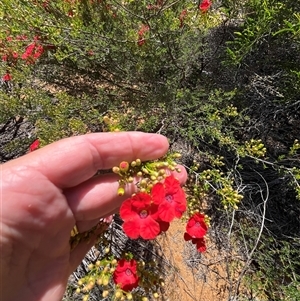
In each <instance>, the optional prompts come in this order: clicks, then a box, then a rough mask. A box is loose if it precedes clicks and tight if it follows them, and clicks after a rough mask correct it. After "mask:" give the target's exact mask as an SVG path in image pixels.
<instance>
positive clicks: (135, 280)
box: [113, 259, 139, 292]
mask: <svg viewBox="0 0 300 301" xmlns="http://www.w3.org/2000/svg"><path fill="white" fill-rule="evenodd" d="M113 280H114V282H115V284H117V285H119V286H120V288H121V289H122V290H124V291H126V292H128V291H131V290H132V289H134V288H136V287H137V286H138V284H139V277H138V276H137V263H136V261H135V260H134V259H131V260H129V261H128V260H125V259H121V260H119V261H118V265H117V267H116V269H115V271H114V274H113Z"/></svg>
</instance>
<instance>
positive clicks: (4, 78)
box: [2, 72, 12, 82]
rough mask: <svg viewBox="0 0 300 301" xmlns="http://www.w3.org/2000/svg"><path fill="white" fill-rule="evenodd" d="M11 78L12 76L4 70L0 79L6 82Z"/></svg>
mask: <svg viewBox="0 0 300 301" xmlns="http://www.w3.org/2000/svg"><path fill="white" fill-rule="evenodd" d="M11 79H12V76H11V75H10V74H9V73H8V72H6V74H4V75H3V76H2V80H4V81H6V82H8V81H11Z"/></svg>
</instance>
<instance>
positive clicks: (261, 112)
mask: <svg viewBox="0 0 300 301" xmlns="http://www.w3.org/2000/svg"><path fill="white" fill-rule="evenodd" d="M184 10H185V11H186V14H184V16H183V14H182V12H183V11H184ZM0 25H1V28H2V31H1V32H0V51H1V53H0V54H1V57H2V61H1V63H0V74H1V75H5V74H7V73H8V74H10V75H11V76H12V80H11V81H4V80H2V83H1V91H0V124H1V129H0V139H1V144H0V157H1V162H6V161H8V160H11V159H13V158H15V157H18V156H20V155H23V154H24V153H26V152H27V150H28V146H29V145H30V143H31V142H32V141H33V140H34V139H35V138H37V137H38V138H39V139H40V141H41V143H42V145H46V144H48V143H51V142H53V141H56V140H58V139H60V138H63V137H68V136H72V135H79V134H84V133H88V132H96V131H97V132H99V131H108V130H116V129H118V130H141V131H148V132H158V133H161V134H164V135H166V136H167V137H168V138H169V139H170V142H171V147H172V148H173V149H175V150H179V151H181V152H182V153H183V158H182V163H183V164H184V165H185V166H186V168H187V169H188V170H189V172H190V180H189V183H188V184H187V187H186V190H187V192H188V194H189V203H190V212H192V211H194V210H197V209H198V210H201V211H205V212H206V213H207V214H208V215H209V216H210V217H211V230H210V238H211V239H212V240H213V241H214V242H215V243H216V244H217V245H218V246H219V248H220V249H224V250H226V252H228V254H238V255H239V256H238V259H234V260H233V259H230V258H231V257H230V256H228V257H227V259H226V260H227V262H226V264H228V266H229V267H230V268H229V269H228V273H227V275H226V277H227V291H228V300H232V298H239V299H236V300H298V299H299V298H300V295H299V281H300V279H299V278H300V276H299V275H300V259H299V258H300V256H299V255H300V254H299V252H300V251H299V250H300V248H299V247H300V203H299V201H300V184H299V181H300V157H299V149H300V145H299V141H300V134H299V133H300V97H299V92H300V85H299V82H300V70H299V66H300V54H299V53H300V51H299V50H300V49H299V46H300V4H299V3H298V2H297V1H290V0H284V1H277V0H264V1H261V0H244V1H235V0H228V1H227V0H223V1H215V2H214V3H213V5H212V7H211V8H210V10H209V11H208V13H206V14H203V13H201V12H200V10H199V9H198V3H197V2H194V1H188V0H181V1H171V0H165V1H134V0H128V1H119V0H115V1H114V0H106V1H105V0H103V1H87V0H82V1H76V0H73V1H53V2H51V1H21V0H17V1H13V2H12V1H9V0H2V5H1V8H0ZM143 26H144V28H145V26H147V27H148V28H149V29H148V30H145V29H144V30H142V28H143ZM141 30H142V31H143V32H141ZM20 36H25V37H26V38H24V39H20V38H19V37H20ZM8 37H11V38H9V39H8ZM36 37H38V39H37V38H36ZM142 39H145V40H144V41H143V42H142V43H141V42H140V43H139V41H141V40H142ZM33 41H35V42H36V43H37V44H38V45H42V47H43V53H42V54H41V56H39V57H38V58H37V59H35V58H32V61H29V60H25V59H22V58H21V56H22V53H24V52H25V50H26V47H27V46H28V45H29V44H30V43H33ZM140 44H142V45H140ZM14 52H15V53H18V58H15V56H14ZM4 55H8V58H7V59H6V60H3V56H4ZM104 116H109V118H110V123H109V124H107V122H106V123H105V122H104V119H103V117H104ZM236 267H237V268H236ZM233 270H234V271H235V272H233ZM236 270H237V271H238V277H237V275H236ZM245 288H247V289H245ZM230 298H231V299H230Z"/></svg>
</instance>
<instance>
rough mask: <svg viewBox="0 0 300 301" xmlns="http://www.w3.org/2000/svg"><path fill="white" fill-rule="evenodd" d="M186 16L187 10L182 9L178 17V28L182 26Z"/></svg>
mask: <svg viewBox="0 0 300 301" xmlns="http://www.w3.org/2000/svg"><path fill="white" fill-rule="evenodd" d="M186 15H187V10H186V9H184V10H183V11H182V12H181V13H180V15H179V21H180V25H179V27H182V26H183V20H184V19H185V17H186Z"/></svg>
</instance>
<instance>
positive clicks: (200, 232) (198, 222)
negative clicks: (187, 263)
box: [184, 213, 207, 252]
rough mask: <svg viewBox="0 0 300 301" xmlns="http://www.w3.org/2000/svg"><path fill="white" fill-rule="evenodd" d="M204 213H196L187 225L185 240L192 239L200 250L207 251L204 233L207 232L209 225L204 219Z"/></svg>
mask: <svg viewBox="0 0 300 301" xmlns="http://www.w3.org/2000/svg"><path fill="white" fill-rule="evenodd" d="M204 218H205V217H204V215H203V214H201V213H196V214H194V215H193V216H192V217H191V218H190V219H189V220H188V223H187V225H186V233H184V240H185V241H188V240H191V241H192V243H193V244H195V245H196V247H197V250H198V251H199V252H205V251H206V245H205V240H204V235H205V234H206V232H207V225H206V223H205V220H204Z"/></svg>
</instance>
